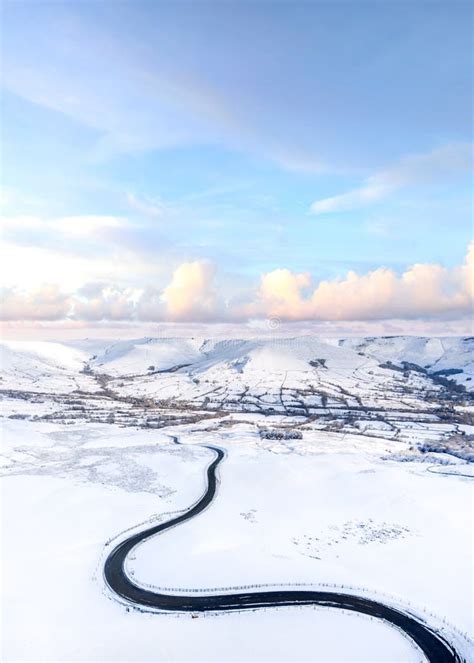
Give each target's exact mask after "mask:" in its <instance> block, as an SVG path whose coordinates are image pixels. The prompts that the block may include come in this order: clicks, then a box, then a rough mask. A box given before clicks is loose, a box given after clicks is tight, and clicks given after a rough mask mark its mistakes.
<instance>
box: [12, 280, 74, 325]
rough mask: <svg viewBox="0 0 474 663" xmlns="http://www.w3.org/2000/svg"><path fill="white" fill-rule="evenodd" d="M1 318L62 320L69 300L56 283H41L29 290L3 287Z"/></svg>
mask: <svg viewBox="0 0 474 663" xmlns="http://www.w3.org/2000/svg"><path fill="white" fill-rule="evenodd" d="M0 295H1V307H0V319H1V320H62V319H64V318H66V317H67V316H68V314H69V312H70V307H71V301H70V298H69V296H68V295H67V294H65V293H63V292H61V289H60V287H59V286H58V285H43V286H41V287H40V288H36V289H34V290H30V291H24V290H21V289H19V288H3V290H2V292H1V293H0Z"/></svg>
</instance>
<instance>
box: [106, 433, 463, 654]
mask: <svg viewBox="0 0 474 663" xmlns="http://www.w3.org/2000/svg"><path fill="white" fill-rule="evenodd" d="M174 441H175V442H176V443H177V444H179V442H178V439H177V438H174ZM201 446H203V447H204V448H206V449H209V450H211V451H212V452H213V453H214V454H215V458H214V460H213V461H212V463H211V464H210V465H209V466H208V468H207V488H206V490H205V492H204V494H203V496H202V497H201V499H200V500H199V501H198V502H197V503H196V504H195V505H194V506H192V507H191V508H190V509H188V511H186V512H185V513H183V514H181V515H179V516H177V517H176V518H172V519H171V520H168V521H167V522H165V523H160V524H158V525H154V526H153V527H149V528H148V529H145V530H143V531H141V532H138V533H137V534H133V535H132V536H130V537H129V538H128V539H125V540H124V541H122V542H121V543H119V544H118V545H117V546H116V547H115V548H114V549H113V550H112V552H111V553H110V554H109V555H108V557H107V559H106V561H105V565H104V578H105V581H106V583H107V585H108V586H109V588H110V589H111V590H112V591H113V592H115V593H116V594H118V596H120V597H121V598H123V599H125V600H126V601H128V602H130V603H132V604H134V605H137V606H142V607H145V608H154V609H159V610H165V611H176V612H220V611H230V610H245V609H256V608H264V607H272V606H273V607H274V606H291V605H319V606H325V607H330V608H343V609H344V610H352V611H354V612H359V613H361V614H364V615H370V616H372V617H378V618H379V619H383V620H384V621H386V622H389V623H390V624H392V625H393V626H395V627H397V628H399V629H400V630H401V631H403V632H404V633H405V634H406V635H407V636H408V637H409V638H411V640H412V641H413V642H414V643H416V644H417V645H418V647H419V648H420V649H421V650H422V651H423V653H424V654H425V656H426V658H427V659H428V661H430V662H431V663H451V662H456V663H460V662H461V661H462V660H463V659H462V658H461V656H459V655H458V654H457V652H456V651H455V649H454V647H453V646H452V645H450V644H449V643H448V642H447V641H446V640H445V639H444V638H443V637H441V635H439V634H438V633H436V632H435V631H434V630H432V629H430V628H429V627H428V626H426V624H424V623H423V622H421V621H418V620H417V619H416V618H415V617H413V616H412V615H409V614H406V613H404V612H402V611H401V610H397V609H395V608H392V607H390V606H387V605H384V604H383V603H380V602H378V601H373V600H371V599H368V598H365V597H363V596H357V595H353V594H346V593H342V592H330V591H327V592H326V591H315V590H314V591H313V590H300V589H295V590H282V591H279V590H276V591H256V592H238V593H235V594H207V595H197V596H189V595H172V594H161V593H159V592H155V591H151V590H149V589H145V588H142V587H139V586H138V585H136V584H135V583H134V582H133V581H132V580H131V579H130V578H129V577H128V576H127V573H126V568H125V561H126V558H127V556H128V554H129V553H130V552H131V550H132V549H133V548H134V547H135V546H136V545H137V544H139V543H142V542H143V541H145V540H146V539H148V538H149V537H151V536H154V535H155V534H159V533H161V532H164V531H166V530H167V529H170V528H171V527H174V526H175V525H179V524H180V523H184V522H185V521H187V520H190V519H191V518H194V516H197V515H198V514H200V513H201V512H202V511H204V509H205V508H206V507H208V506H209V505H210V504H211V502H212V500H213V499H214V497H215V494H216V489H217V477H216V469H217V467H218V465H219V464H220V463H221V461H222V460H223V458H224V451H223V450H222V449H220V448H219V447H215V446H211V445H201Z"/></svg>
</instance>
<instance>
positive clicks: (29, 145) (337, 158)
mask: <svg viewBox="0 0 474 663" xmlns="http://www.w3.org/2000/svg"><path fill="white" fill-rule="evenodd" d="M472 14H473V7H472V4H471V3H470V2H464V1H460V0H449V1H446V2H443V1H439V2H438V1H436V0H396V1H392V0H384V1H383V2H382V1H375V0H372V1H365V0H364V1H362V0H360V1H359V0H352V1H351V2H349V1H348V0H347V1H343V0H334V1H332V2H330V1H329V0H327V1H325V2H322V1H321V2H319V1H317V0H314V1H312V2H309V1H299V0H292V1H291V2H290V1H289V0H287V1H285V0H278V1H276V0H275V1H274V0H260V1H255V0H244V1H242V0H239V1H238V2H233V1H232V0H227V1H226V2H217V1H214V2H208V1H207V0H199V1H194V2H188V1H186V0H174V1H173V2H160V1H159V0H156V1H148V2H141V1H140V0H138V1H137V0H134V1H133V2H132V1H124V2H122V1H119V0H115V1H113V2H112V1H110V2H108V1H106V0H100V1H99V0H96V1H92V2H90V1H88V0H81V1H79V0H77V1H75V0H69V1H68V2H61V1H60V0H59V1H58V0H56V1H55V2H51V3H49V2H42V1H41V0H35V1H34V2H33V1H22V0H18V1H15V2H12V1H8V0H6V2H4V3H3V5H2V17H1V29H2V68H1V84H2V106H1V116H0V119H1V138H2V151H1V178H0V183H1V197H0V201H1V209H2V219H3V222H2V236H1V264H2V284H3V286H2V300H3V306H2V310H1V318H2V320H3V329H4V330H6V331H7V333H11V334H13V335H15V334H17V333H19V330H20V331H21V330H23V331H24V330H25V329H30V330H32V331H31V333H36V332H37V333H38V334H39V333H40V330H42V329H45V328H46V329H49V328H51V329H54V330H55V333H56V332H57V331H58V330H60V329H71V328H74V329H76V330H79V332H78V333H80V331H81V330H82V329H89V328H94V327H96V328H99V327H100V329H101V330H102V331H103V330H104V329H105V330H107V329H110V330H111V331H113V330H117V329H119V330H120V329H125V328H126V329H130V325H132V326H133V325H135V327H137V328H139V327H140V326H143V327H146V328H147V329H151V330H153V326H154V325H161V324H163V323H167V324H170V323H180V324H182V325H189V324H191V325H193V324H198V323H201V324H220V325H222V324H224V325H247V326H249V325H250V328H252V329H253V328H255V329H259V328H260V327H261V326H262V325H263V326H265V324H267V327H268V329H274V328H276V327H278V326H279V325H283V326H284V328H285V329H287V328H291V325H292V324H293V325H294V328H295V329H296V328H297V327H298V325H299V326H300V327H301V326H303V328H304V329H305V330H308V329H309V330H311V329H315V330H319V329H328V325H329V326H330V325H331V324H332V325H333V326H334V328H335V329H338V330H343V329H344V330H346V331H347V332H351V331H353V330H358V331H360V332H361V333H362V332H363V331H364V330H371V329H377V330H379V331H380V332H383V331H387V330H393V329H396V330H397V333H403V332H405V333H412V332H413V331H416V333H422V332H423V331H426V333H429V332H430V330H435V329H436V330H437V331H438V333H439V331H440V330H441V331H442V330H443V329H444V330H447V332H449V333H469V332H470V330H471V322H470V318H471V315H472V303H473V268H474V248H473V246H472V240H473V226H472V218H473V217H472V184H473V181H472V92H473V81H472V69H471V68H472V47H473V37H472V18H473V16H472ZM311 324H313V327H311Z"/></svg>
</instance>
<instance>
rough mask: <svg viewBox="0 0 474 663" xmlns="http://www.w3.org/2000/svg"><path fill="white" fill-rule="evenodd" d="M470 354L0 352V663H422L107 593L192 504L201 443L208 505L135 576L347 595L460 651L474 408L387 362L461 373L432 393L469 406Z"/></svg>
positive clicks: (347, 628) (356, 629)
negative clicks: (210, 476) (215, 455)
mask: <svg viewBox="0 0 474 663" xmlns="http://www.w3.org/2000/svg"><path fill="white" fill-rule="evenodd" d="M472 350H473V348H472V343H471V341H470V340H469V339H462V338H460V339H422V338H413V337H412V338H409V337H394V338H370V339H340V340H334V339H332V340H330V339H321V338H314V337H303V338H297V339H286V338H279V339H272V338H265V339H245V340H239V339H230V340H223V339H205V338H197V337H195V338H178V339H173V338H168V339H152V338H145V339H138V340H133V341H114V340H104V341H88V340H86V341H75V342H72V343H68V344H64V343H62V344H59V343H48V342H41V343H33V342H31V343H24V342H8V343H3V344H2V374H1V377H0V392H1V393H2V396H3V402H2V415H1V416H2V451H1V457H0V476H1V498H2V519H3V525H2V535H3V537H2V538H3V541H2V572H3V593H2V601H3V610H2V632H3V652H2V656H3V658H2V660H5V661H12V662H13V661H20V660H21V661H28V660H30V661H33V660H35V661H43V662H46V661H48V662H49V661H110V662H113V661H117V660H123V661H137V662H138V661H163V662H164V661H242V660H252V661H275V660H280V661H294V660H301V661H401V660H403V661H418V660H420V659H421V656H420V653H419V651H418V650H417V649H416V648H415V647H414V646H413V645H412V644H411V643H410V642H409V641H408V640H407V639H406V638H405V637H404V636H403V635H402V634H401V633H399V632H397V631H396V630H395V629H393V628H391V627H390V626H388V625H386V624H384V623H380V622H378V621H376V620H371V619H369V618H366V617H362V616H360V615H356V614H346V613H344V612H341V611H336V610H329V609H314V608H308V607H306V608H291V609H288V608H284V609H278V610H277V609H268V610H262V611H256V612H248V613H238V614H225V615H219V616H217V615H207V616H205V617H203V616H200V617H199V619H191V617H190V616H181V617H176V616H172V615H163V614H161V615H158V614H146V613H141V612H136V611H131V612H127V610H126V608H125V606H123V605H122V604H121V603H120V602H118V601H117V600H115V598H114V597H113V596H111V594H110V591H109V590H107V589H106V587H105V585H104V580H103V577H102V572H101V570H102V564H103V560H104V556H105V555H106V554H107V551H108V550H110V548H109V547H108V545H106V544H107V543H108V544H109V545H110V542H111V541H112V540H115V541H116V540H118V539H119V538H120V537H121V536H123V535H124V532H127V531H130V530H131V529H136V528H137V527H139V528H140V527H143V526H145V525H146V524H147V523H150V522H156V520H157V519H165V518H167V517H168V516H166V515H165V514H168V513H170V512H175V511H177V510H178V511H179V510H183V509H186V508H187V507H189V506H190V505H191V504H193V503H194V502H195V501H196V499H198V498H199V497H200V495H201V494H202V491H203V490H204V486H205V479H204V469H205V467H206V466H207V464H208V463H209V461H210V459H211V457H212V454H211V452H210V451H208V450H206V449H204V448H202V446H200V445H202V444H206V443H211V444H217V445H219V446H221V447H222V448H224V449H225V450H226V452H227V454H226V458H225V461H224V462H223V464H222V465H221V466H220V468H219V473H220V477H221V482H220V485H219V489H218V494H217V498H216V500H215V502H213V504H212V505H211V506H210V507H209V508H208V509H207V510H206V511H205V512H204V513H203V514H201V515H200V516H199V517H198V518H196V519H194V520H192V521H190V522H187V523H186V524H184V525H182V526H180V527H176V528H173V529H172V530H170V531H169V532H166V533H164V534H163V535H160V536H157V537H155V538H154V539H152V540H149V541H147V542H145V543H144V544H142V545H140V546H139V547H138V548H136V549H135V550H134V551H133V554H132V556H131V557H130V558H129V559H128V560H127V565H128V569H129V571H130V573H133V575H134V578H135V580H136V581H138V582H139V583H141V584H143V585H146V586H150V585H151V586H156V587H168V588H169V587H174V588H178V589H186V588H193V589H196V588H202V589H206V588H210V587H212V588H215V587H229V586H240V585H254V584H261V583H273V584H276V585H277V586H281V585H282V584H286V583H308V584H312V585H315V586H320V585H321V584H327V585H329V586H334V585H341V586H343V587H346V588H357V591H360V592H363V593H364V594H365V595H368V596H373V597H374V598H378V599H381V600H382V599H383V600H385V601H386V602H389V603H390V602H391V603H392V604H394V605H399V606H401V607H403V608H405V609H410V610H413V611H414V612H415V613H416V614H418V615H421V616H422V617H423V618H426V620H427V622H428V623H429V624H430V623H436V624H439V623H440V620H441V621H442V620H446V621H447V622H448V625H447V626H446V627H445V630H446V632H447V633H451V634H453V636H454V634H455V635H456V638H460V642H461V644H462V647H464V649H463V651H467V648H468V646H469V645H468V643H467V641H466V640H463V639H462V637H461V636H460V635H459V633H458V631H459V632H461V633H472V632H473V628H472V627H473V624H472V614H473V610H472V608H473V605H472V596H471V591H470V587H471V586H472V580H473V576H472V568H471V567H472V553H473V550H472V516H473V513H472V504H473V502H472V479H470V478H469V477H470V476H472V464H468V463H466V461H465V460H464V457H463V453H464V452H463V453H461V452H460V450H462V449H467V450H469V449H470V448H471V447H472V437H471V436H472V435H473V433H474V426H473V425H472V423H473V421H472V413H473V407H472V403H471V401H470V400H469V396H468V392H467V391H466V392H456V393H455V397H453V396H452V394H451V393H450V392H445V391H443V387H442V386H440V385H439V384H436V383H435V382H434V381H433V380H432V379H431V378H430V376H429V375H425V374H423V373H420V372H418V371H416V370H408V371H407V370H405V369H404V368H403V362H409V363H416V364H418V365H420V366H421V367H422V368H425V367H426V366H427V365H428V364H429V365H430V368H429V369H427V370H428V371H431V372H436V371H438V370H445V369H459V370H461V369H462V370H463V373H459V374H456V375H453V376H448V377H450V378H451V377H452V379H453V380H454V379H456V380H458V381H459V383H462V384H464V385H465V386H466V388H467V389H471V388H472V382H470V381H469V380H468V379H467V378H468V377H470V376H471V375H472V372H473V362H472V356H473V352H472ZM388 361H390V362H392V363H393V364H394V366H395V367H396V368H391V367H389V368H383V367H381V366H380V364H384V363H386V362H388ZM150 366H153V367H154V368H153V370H152V371H150V370H149V367H150ZM180 367H181V368H180ZM397 367H401V368H402V370H399V369H398V368H397ZM85 368H86V370H85V372H84V369H85ZM159 371H165V372H159ZM166 371H170V372H166ZM150 373H152V374H150ZM265 431H276V432H277V433H278V434H279V437H281V438H283V439H271V437H272V436H271V435H270V436H266V435H265V434H264V433H265ZM293 431H298V433H299V434H300V436H301V439H294V438H292V437H291V435H286V436H285V434H286V433H288V432H289V433H291V432H293ZM172 436H178V437H179V439H180V441H181V442H182V443H183V444H182V445H179V446H178V445H175V444H174V443H173V441H172ZM287 438H288V439H287ZM427 444H428V445H433V446H434V448H436V451H433V452H427V453H422V452H421V451H420V449H422V448H423V446H424V445H427ZM453 453H456V454H458V455H459V457H455V456H453V455H452V454H453ZM441 472H443V474H441ZM463 475H468V476H463ZM354 591H356V590H354ZM456 629H457V630H456ZM341 634H343V637H341Z"/></svg>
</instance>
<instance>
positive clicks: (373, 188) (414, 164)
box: [310, 143, 472, 214]
mask: <svg viewBox="0 0 474 663" xmlns="http://www.w3.org/2000/svg"><path fill="white" fill-rule="evenodd" d="M470 168H472V146H471V145H470V144H468V143H458V144H455V145H447V146H445V147H441V148H439V149H437V150H433V151H432V152H429V153H427V154H418V155H413V156H409V157H405V158H404V159H402V160H401V161H399V162H398V163H397V164H395V165H393V166H392V167H390V168H387V169H386V170H383V171H381V172H379V173H376V174H375V175H371V176H370V177H368V178H367V179H366V180H365V183H364V184H363V185H362V186H361V187H359V188H357V189H353V190H352V191H349V192H347V193H343V194H340V195H338V196H332V197H330V198H322V199H321V200H316V201H315V202H314V203H313V204H312V205H311V207H310V211H311V212H312V213H313V214H329V213H332V212H345V211H348V210H352V209H359V208H361V207H366V206H367V205H371V204H373V203H376V202H378V201H380V200H383V199H385V198H387V197H388V196H390V195H391V194H393V193H394V192H396V191H398V190H399V189H403V188H405V187H409V186H412V185H416V184H424V183H429V182H435V181H440V180H441V181H442V180H443V179H445V178H448V177H450V176H452V175H453V174H456V173H459V172H462V171H467V170H469V169H470Z"/></svg>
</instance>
